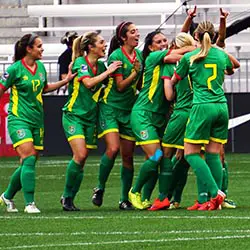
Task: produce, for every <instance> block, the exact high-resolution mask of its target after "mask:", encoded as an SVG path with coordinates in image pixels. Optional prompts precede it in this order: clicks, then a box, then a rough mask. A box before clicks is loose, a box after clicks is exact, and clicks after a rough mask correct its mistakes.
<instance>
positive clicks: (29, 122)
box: [0, 34, 74, 213]
mask: <svg viewBox="0 0 250 250" xmlns="http://www.w3.org/2000/svg"><path fill="white" fill-rule="evenodd" d="M42 53H43V43H42V40H41V38H40V37H39V36H37V35H35V34H26V35H24V36H23V37H22V38H21V39H20V40H19V41H17V42H16V44H15V54H14V61H15V62H14V63H13V64H12V65H11V66H10V67H9V68H8V69H7V71H6V72H5V73H4V74H3V75H2V78H1V80H0V97H1V96H2V95H3V93H4V91H5V90H7V89H8V88H11V94H10V105H9V110H8V131H9V134H10V137H11V140H12V142H13V146H14V148H15V149H16V151H17V153H18V155H19V157H20V164H21V165H20V166H19V167H18V168H17V169H16V170H15V172H14V173H13V175H12V176H11V179H10V182H9V185H8V188H7V189H6V190H5V192H4V193H3V194H2V195H1V197H0V203H2V204H5V205H6V209H7V212H18V210H17V208H16V206H15V203H14V201H13V200H12V199H13V198H14V196H15V194H16V193H17V192H18V191H19V190H21V189H22V190H23V194H24V200H25V209H24V212H26V213H40V210H39V209H38V208H37V207H36V205H35V202H34V192H35V164H36V161H37V156H38V151H39V150H43V138H44V121H43V120H44V112H43V98H42V94H43V93H47V92H50V91H54V90H56V89H58V88H60V87H61V86H64V85H65V84H67V83H68V81H69V80H71V79H72V78H73V77H74V75H73V74H72V72H71V68H69V72H68V74H67V76H66V77H65V79H63V80H61V81H59V82H56V83H54V84H47V73H46V70H45V67H44V65H43V63H42V62H41V61H40V60H41V59H42Z"/></svg>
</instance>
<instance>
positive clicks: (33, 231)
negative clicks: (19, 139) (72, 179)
mask: <svg viewBox="0 0 250 250" xmlns="http://www.w3.org/2000/svg"><path fill="white" fill-rule="evenodd" d="M69 159H70V158H69V157H41V158H40V160H39V162H38V164H37V172H36V181H37V182H36V204H37V206H38V207H39V209H41V211H42V213H41V214H38V215H27V214H24V213H23V209H24V201H23V196H22V192H20V193H18V194H17V195H16V197H15V202H16V205H17V208H18V209H19V213H17V214H9V213H6V212H5V209H4V208H0V219H1V220H0V250H1V249H70V250H75V249H150V250H152V249H184V250H186V249H215V250H216V249H229V250H232V249H237V250H238V249H244V250H247V249H250V198H249V194H250V168H249V166H250V155H248V154H244V155H240V154H231V155H230V154H229V155H227V160H228V162H229V174H230V179H229V181H230V183H229V198H231V199H233V200H234V201H236V202H237V204H238V208H237V209H224V210H221V211H204V212H202V211H187V210H186V207H187V206H189V205H192V204H193V202H194V200H195V199H196V185H195V176H194V174H193V173H192V171H190V172H189V179H188V185H187V186H186V188H185V190H184V195H183V201H182V204H181V205H182V209H178V210H175V211H173V210H171V211H168V210H165V211H157V212H149V211H129V212H128V211H119V209H118V201H119V193H120V176H119V165H120V159H118V160H117V161H116V165H115V167H114V169H113V171H112V173H111V176H110V178H109V180H108V183H107V188H106V192H105V196H104V204H103V206H102V207H101V208H97V207H94V206H93V205H92V203H91V196H92V189H93V187H95V185H96V183H97V176H98V163H99V157H93V156H91V157H90V158H89V159H88V161H87V164H86V167H85V174H84V180H83V183H82V186H81V190H80V192H79V193H78V196H77V199H76V201H75V203H76V205H77V206H78V207H80V208H81V209H82V210H81V211H80V212H70V213H69V212H63V211H62V209H61V206H60V204H59V200H60V196H61V194H62V191H63V185H64V179H65V169H66V165H67V163H68V160H69ZM142 160H143V158H142V157H139V156H138V157H136V159H135V168H136V170H138V168H139V166H140V164H141V162H142ZM17 164H18V160H17V159H16V158H1V159H0V193H2V192H3V191H4V189H5V188H6V187H7V184H8V181H9V177H10V175H11V174H12V172H13V171H14V168H15V167H16V166H17ZM136 172H137V171H136ZM156 194H157V188H156V190H155V192H154V195H153V197H155V196H156Z"/></svg>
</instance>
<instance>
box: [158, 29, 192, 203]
mask: <svg viewBox="0 0 250 250" xmlns="http://www.w3.org/2000/svg"><path fill="white" fill-rule="evenodd" d="M194 43H195V41H194V39H193V38H192V36H191V35H189V34H187V33H184V32H181V33H179V34H178V35H177V36H176V38H175V39H174V41H173V45H172V46H173V48H181V47H183V46H187V45H194ZM175 67H176V64H166V65H164V69H163V73H162V75H163V76H162V77H163V79H164V84H165V85H167V84H168V82H169V81H170V80H171V78H172V76H173V74H174V69H175ZM165 95H166V96H167V95H168V93H167V89H165ZM173 99H175V103H174V107H173V113H172V115H171V117H170V119H169V121H168V125H167V127H166V130H165V132H164V136H163V139H162V147H163V150H164V158H166V159H165V161H166V164H167V165H168V169H169V170H168V175H169V176H170V177H169V180H168V183H166V185H167V190H166V192H167V194H168V198H169V199H170V198H171V197H170V196H169V192H170V191H171V190H170V188H171V184H172V182H173V181H174V180H173V178H174V177H175V175H173V174H172V175H171V170H172V171H173V169H174V167H176V169H177V170H178V171H179V172H181V174H179V175H178V176H177V177H178V178H182V179H181V181H182V182H186V180H187V172H188V169H189V165H188V163H187V162H186V160H185V159H184V158H183V155H184V133H185V129H186V123H187V121H188V117H189V112H190V109H191V106H192V101H193V91H192V86H191V81H190V79H189V78H188V77H185V78H183V79H182V80H181V83H180V84H178V85H177V86H176V88H175V93H174V95H173V96H172V98H168V100H169V101H172V100H173ZM176 150H177V153H176V158H177V160H178V161H177V162H176V165H174V164H173V162H172V157H173V155H174V154H175V152H176ZM177 164H178V165H177ZM174 170H175V169H174ZM178 181H179V180H178ZM181 188H184V186H183V185H182V186H181ZM174 191H175V190H174ZM178 191H179V190H178ZM181 193H182V192H181ZM159 198H160V197H159ZM175 198H176V199H175V200H174V202H175V204H174V205H177V203H176V202H178V203H180V199H181V197H175ZM158 203H159V201H158ZM158 206H159V205H158Z"/></svg>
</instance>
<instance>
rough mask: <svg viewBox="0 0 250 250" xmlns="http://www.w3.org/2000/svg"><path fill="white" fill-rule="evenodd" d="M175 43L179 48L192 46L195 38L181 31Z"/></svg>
mask: <svg viewBox="0 0 250 250" xmlns="http://www.w3.org/2000/svg"><path fill="white" fill-rule="evenodd" d="M175 44H176V46H177V47H178V48H182V47H185V46H192V45H194V39H193V37H192V36H191V35H189V34H187V33H185V32H180V33H179V34H178V35H177V36H176V38H175Z"/></svg>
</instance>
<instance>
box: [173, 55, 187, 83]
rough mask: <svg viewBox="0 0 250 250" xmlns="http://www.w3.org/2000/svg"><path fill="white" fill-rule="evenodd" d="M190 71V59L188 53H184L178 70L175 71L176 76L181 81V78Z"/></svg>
mask: <svg viewBox="0 0 250 250" xmlns="http://www.w3.org/2000/svg"><path fill="white" fill-rule="evenodd" d="M188 71H189V61H188V59H187V57H186V55H184V56H183V57H182V58H181V60H180V62H179V64H178V66H177V67H176V70H175V72H174V74H175V77H176V78H177V79H178V80H179V81H180V80H181V79H183V78H185V77H186V76H187V75H188Z"/></svg>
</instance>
